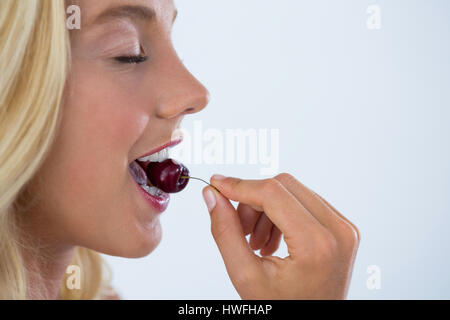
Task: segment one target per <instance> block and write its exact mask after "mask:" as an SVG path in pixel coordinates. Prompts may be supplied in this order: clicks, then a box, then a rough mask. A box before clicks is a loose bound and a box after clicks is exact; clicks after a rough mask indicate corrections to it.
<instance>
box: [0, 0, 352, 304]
mask: <svg viewBox="0 0 450 320" xmlns="http://www.w3.org/2000/svg"><path fill="white" fill-rule="evenodd" d="M69 5H77V6H78V7H79V8H81V14H82V16H81V18H82V20H81V21H82V24H81V29H74V30H68V29H67V28H66V14H65V12H66V8H67V7H68V6H69ZM175 17H176V9H175V7H174V4H173V2H172V1H171V0H102V1H89V0H79V1H71V2H70V3H67V2H66V3H65V2H64V1H62V0H56V1H55V0H35V1H30V0H1V2H0V48H1V52H0V70H1V76H0V219H1V220H0V243H1V247H0V297H1V298H3V299H75V298H82V299H96V298H117V295H115V294H114V292H112V291H111V290H110V289H111V288H110V287H109V284H108V277H107V275H108V272H107V270H105V266H104V264H103V262H102V261H101V258H100V256H99V254H98V252H101V253H105V254H109V255H115V256H122V257H130V258H131V257H142V256H145V255H148V254H149V253H151V252H152V251H153V250H154V249H155V247H156V246H157V245H158V244H159V242H160V240H161V226H160V223H159V214H160V213H161V212H162V211H164V210H165V209H166V207H167V204H168V195H167V194H164V193H160V194H155V193H152V194H149V193H148V192H146V191H143V189H142V188H141V187H140V186H138V184H137V183H136V181H135V179H133V178H135V177H136V175H135V174H134V175H133V174H132V173H133V172H134V171H133V170H134V169H136V168H135V167H133V166H135V164H136V163H137V162H135V160H136V159H141V158H142V157H144V156H148V155H151V154H155V152H157V151H160V150H162V149H165V148H167V147H170V146H173V145H174V144H177V143H179V142H181V138H177V137H174V135H173V133H174V132H177V130H176V129H177V128H178V127H179V125H180V123H181V121H182V119H183V117H184V116H185V115H186V114H191V113H196V112H199V111H200V110H202V109H203V108H205V106H206V105H207V103H208V99H209V97H208V91H207V90H206V89H205V88H204V87H203V85H202V84H200V83H199V82H198V81H197V80H196V79H195V78H194V77H193V76H192V75H191V74H190V73H189V72H188V70H186V68H185V67H184V65H183V64H182V62H181V61H180V60H179V58H178V56H177V55H176V52H175V51H174V49H173V46H172V43H171V38H170V35H171V28H172V24H173V22H174V20H175ZM211 184H212V185H213V186H214V187H215V188H216V189H214V188H212V187H206V188H205V189H204V190H203V196H204V198H205V202H206V205H207V208H208V209H209V212H210V216H211V230H212V234H213V237H214V239H215V241H216V243H217V245H218V248H219V250H220V252H221V254H222V257H223V260H224V263H225V265H226V268H227V271H228V274H229V276H230V279H231V281H232V283H233V285H234V287H235V288H236V290H237V292H238V293H239V295H240V296H241V297H242V298H243V299H307V298H312V299H341V298H345V297H346V294H347V290H348V286H349V282H350V278H351V272H352V268H353V262H354V259H355V255H356V251H357V248H358V244H359V234H358V231H357V229H356V227H355V226H353V225H352V223H350V222H349V221H348V220H347V219H345V218H344V217H343V216H342V215H341V214H340V213H339V212H337V211H336V209H334V208H333V207H332V206H331V205H330V204H328V203H327V202H326V201H325V200H323V199H322V198H321V197H320V196H319V195H317V194H315V193H314V192H312V191H311V190H309V189H308V188H306V187H305V186H304V185H302V184H301V183H300V182H299V181H297V180H296V179H295V178H293V177H292V176H290V175H289V174H280V175H278V176H276V177H274V178H271V179H265V180H240V179H237V178H231V177H228V178H226V177H223V176H220V175H215V176H213V177H212V179H211ZM229 200H234V201H238V202H239V206H238V208H237V210H235V209H234V207H233V206H232V205H231V203H230V201H229ZM248 234H251V239H250V243H247V241H246V239H245V235H248ZM282 234H283V235H284V240H285V241H286V244H287V246H288V251H289V256H288V257H286V258H284V259H281V258H278V257H274V256H272V254H273V253H274V252H275V251H276V250H277V248H278V246H279V243H280V240H281V235H282ZM258 249H261V251H260V254H261V256H257V255H255V254H254V252H253V250H258ZM70 265H75V266H78V267H79V268H80V270H82V272H83V277H82V278H81V279H82V283H81V285H80V287H79V288H77V287H75V288H73V287H70V286H68V285H67V281H66V280H67V279H66V277H67V275H66V273H65V271H66V269H67V267H68V266H70Z"/></svg>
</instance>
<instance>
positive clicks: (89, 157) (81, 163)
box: [46, 67, 148, 241]
mask: <svg viewBox="0 0 450 320" xmlns="http://www.w3.org/2000/svg"><path fill="white" fill-rule="evenodd" d="M74 69H76V68H74ZM78 69H80V68H79V67H78ZM82 71H84V70H83V69H82ZM78 74H79V75H77V74H75V75H74V76H73V77H72V78H71V81H69V82H68V92H71V94H70V95H69V96H68V98H67V100H66V103H65V105H64V107H63V118H62V122H61V127H60V131H59V134H58V137H57V140H56V141H55V146H54V149H53V151H52V155H51V156H50V159H51V162H50V164H49V165H48V166H47V167H48V168H51V171H48V177H47V178H46V179H47V181H48V182H49V184H48V185H49V187H48V188H49V192H51V194H52V198H53V199H56V201H55V203H54V204H53V205H54V206H56V208H54V209H55V210H57V211H58V212H62V214H61V215H60V217H61V218H62V219H64V223H66V224H67V223H69V224H70V226H69V227H67V228H66V229H69V228H70V230H76V231H72V232H77V234H76V235H75V236H76V237H80V236H81V237H85V239H84V240H86V239H88V241H89V239H90V240H92V239H93V238H92V237H94V236H96V237H98V236H99V235H102V236H103V237H108V236H109V234H108V232H109V233H111V230H117V229H119V228H124V227H125V229H127V228H128V230H126V231H128V232H134V230H131V229H130V228H133V227H135V225H136V222H135V221H133V219H134V218H133V215H132V214H131V211H133V210H134V209H135V208H133V205H132V202H131V199H130V189H129V188H130V187H129V179H130V177H129V173H128V161H129V160H130V157H129V153H130V150H131V149H132V146H133V144H134V143H135V142H136V141H137V140H138V138H139V137H140V135H141V134H142V132H143V130H144V129H145V127H146V126H147V122H148V114H147V113H145V112H142V111H141V112H139V111H138V110H136V108H135V109H133V106H132V105H130V102H131V101H132V100H133V97H132V95H131V94H130V92H132V91H130V90H120V88H117V87H116V86H115V85H113V84H111V80H110V79H106V78H102V75H101V73H99V72H97V73H92V72H88V71H85V72H81V71H80V72H79V73H78ZM105 77H106V75H105ZM106 222H107V223H106ZM80 232H83V233H84V234H83V235H81V234H80ZM134 233H135V232H134ZM73 236H74V235H73ZM119 238H120V237H119Z"/></svg>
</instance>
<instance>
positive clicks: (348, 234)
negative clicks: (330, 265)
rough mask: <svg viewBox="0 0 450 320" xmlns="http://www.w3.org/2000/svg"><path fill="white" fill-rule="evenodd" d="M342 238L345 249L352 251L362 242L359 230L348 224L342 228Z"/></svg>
mask: <svg viewBox="0 0 450 320" xmlns="http://www.w3.org/2000/svg"><path fill="white" fill-rule="evenodd" d="M341 238H342V242H343V244H344V246H345V248H346V249H348V250H352V251H353V250H354V249H355V248H357V247H358V246H359V242H360V241H361V236H360V234H359V230H358V228H356V226H354V225H353V224H350V223H346V224H345V226H343V227H342V231H341Z"/></svg>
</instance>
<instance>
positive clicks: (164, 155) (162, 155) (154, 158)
mask: <svg viewBox="0 0 450 320" xmlns="http://www.w3.org/2000/svg"><path fill="white" fill-rule="evenodd" d="M168 158H169V148H166V149H163V150H161V151H160V152H157V153H154V154H151V155H149V156H146V157H142V158H139V159H138V160H139V161H142V162H147V161H150V162H163V161H164V160H166V159H168Z"/></svg>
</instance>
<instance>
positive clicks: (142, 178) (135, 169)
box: [129, 161, 147, 185]
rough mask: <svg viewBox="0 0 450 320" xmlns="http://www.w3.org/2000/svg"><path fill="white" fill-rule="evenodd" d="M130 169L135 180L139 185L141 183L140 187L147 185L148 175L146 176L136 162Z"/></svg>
mask: <svg viewBox="0 0 450 320" xmlns="http://www.w3.org/2000/svg"><path fill="white" fill-rule="evenodd" d="M129 169H130V173H131V176H132V177H133V178H134V180H136V182H137V183H139V184H140V185H145V184H147V175H146V174H145V171H144V169H142V167H141V166H140V165H139V164H138V163H137V162H136V161H133V162H132V163H131V164H130V166H129Z"/></svg>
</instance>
